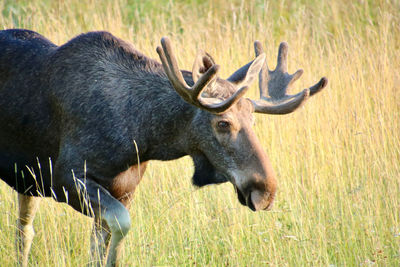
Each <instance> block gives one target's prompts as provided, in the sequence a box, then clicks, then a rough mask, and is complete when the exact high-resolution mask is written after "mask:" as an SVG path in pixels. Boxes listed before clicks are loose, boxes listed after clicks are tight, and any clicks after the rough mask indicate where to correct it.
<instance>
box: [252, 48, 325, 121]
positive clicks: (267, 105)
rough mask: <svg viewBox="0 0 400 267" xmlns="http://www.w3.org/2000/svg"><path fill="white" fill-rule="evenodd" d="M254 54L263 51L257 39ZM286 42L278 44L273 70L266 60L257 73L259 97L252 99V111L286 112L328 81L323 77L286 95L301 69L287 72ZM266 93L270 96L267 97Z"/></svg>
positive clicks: (317, 90)
mask: <svg viewBox="0 0 400 267" xmlns="http://www.w3.org/2000/svg"><path fill="white" fill-rule="evenodd" d="M254 50H255V53H256V56H258V55H259V54H261V53H263V48H262V45H261V43H260V42H259V41H256V42H255V43H254ZM287 54H288V44H287V43H286V42H282V43H281V44H280V45H279V52H278V62H277V65H276V68H275V70H274V71H270V70H269V69H268V66H267V63H266V61H265V62H264V65H263V67H262V69H261V71H260V74H259V87H260V99H259V100H252V102H253V105H254V111H255V112H258V113H266V114H288V113H291V112H293V111H295V110H296V109H297V108H299V107H300V106H301V105H302V104H303V103H305V101H306V100H307V99H308V98H309V96H312V95H314V94H316V93H318V92H319V91H321V90H322V89H323V88H324V87H325V86H326V85H327V83H328V79H327V78H325V77H323V78H321V80H320V81H319V82H318V83H316V84H315V85H313V86H311V87H310V88H307V89H304V90H303V91H302V92H300V93H297V94H295V95H288V94H287V90H288V89H289V87H290V86H291V85H292V83H293V82H295V81H296V80H297V79H299V78H300V76H301V75H302V74H303V70H302V69H299V70H297V71H296V72H295V73H294V74H288V72H287ZM268 95H269V96H270V97H268Z"/></svg>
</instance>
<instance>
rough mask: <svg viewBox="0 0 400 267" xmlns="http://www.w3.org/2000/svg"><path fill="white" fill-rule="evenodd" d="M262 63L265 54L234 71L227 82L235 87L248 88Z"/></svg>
mask: <svg viewBox="0 0 400 267" xmlns="http://www.w3.org/2000/svg"><path fill="white" fill-rule="evenodd" d="M264 63H265V54H264V53H261V54H260V55H258V56H257V57H256V58H255V59H254V60H253V61H250V62H249V63H247V64H246V65H244V66H243V67H241V68H240V69H238V70H237V71H235V73H233V74H232V75H231V76H230V77H229V78H228V79H227V80H228V81H229V82H231V83H233V84H235V85H236V86H237V87H243V86H249V85H250V84H251V83H252V82H253V81H254V79H255V78H256V77H258V74H259V73H260V70H261V68H262V66H263V65H264Z"/></svg>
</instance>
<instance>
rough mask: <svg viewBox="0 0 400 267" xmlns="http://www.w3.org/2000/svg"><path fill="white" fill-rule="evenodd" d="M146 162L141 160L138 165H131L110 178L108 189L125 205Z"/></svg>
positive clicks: (141, 174)
mask: <svg viewBox="0 0 400 267" xmlns="http://www.w3.org/2000/svg"><path fill="white" fill-rule="evenodd" d="M147 163H148V162H142V163H141V164H140V165H133V166H131V167H129V168H128V169H127V170H125V171H123V172H121V173H119V174H118V175H117V176H115V178H114V179H113V180H112V182H111V184H110V187H109V191H110V193H111V195H112V196H113V197H115V198H116V199H118V200H119V201H121V202H122V204H124V205H125V206H127V205H129V202H130V200H131V197H132V195H133V193H134V192H135V189H136V187H137V185H138V184H139V183H140V180H141V179H142V177H143V174H144V172H145V170H146V167H147Z"/></svg>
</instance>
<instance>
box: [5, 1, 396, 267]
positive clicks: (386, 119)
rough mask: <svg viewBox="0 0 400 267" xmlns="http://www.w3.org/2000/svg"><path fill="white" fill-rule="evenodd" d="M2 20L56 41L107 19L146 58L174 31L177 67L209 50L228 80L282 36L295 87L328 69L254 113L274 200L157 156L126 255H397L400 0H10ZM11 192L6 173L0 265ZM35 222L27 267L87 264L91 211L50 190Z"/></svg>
mask: <svg viewBox="0 0 400 267" xmlns="http://www.w3.org/2000/svg"><path fill="white" fill-rule="evenodd" d="M0 27H1V28H2V29H6V28H16V27H18V28H28V29H32V30H35V31H37V32H39V33H41V34H43V35H45V36H46V37H48V38H49V39H50V40H52V41H54V42H55V43H56V44H62V43H64V42H66V41H68V40H69V39H71V38H72V37H74V36H75V35H77V34H79V33H82V32H86V31H91V30H107V31H110V32H112V33H113V34H114V35H116V36H118V37H120V38H122V39H124V40H127V41H129V42H131V43H132V44H134V46H135V47H136V48H138V49H139V50H141V51H142V52H144V53H145V54H147V55H148V56H150V57H152V58H158V57H157V54H156V52H155V47H156V45H158V44H159V40H160V38H161V37H162V36H169V37H170V38H171V40H172V42H173V46H174V48H175V51H177V52H176V54H177V57H178V61H179V64H180V66H181V67H182V68H185V69H191V67H192V62H193V60H194V57H195V53H196V51H197V49H200V48H201V49H205V50H206V51H209V52H210V54H212V55H213V56H214V58H215V60H216V61H217V63H218V64H220V65H221V67H222V68H221V76H222V77H227V76H228V75H229V74H230V73H231V72H232V71H234V70H235V69H236V68H237V67H239V66H241V65H243V64H244V63H246V62H248V61H249V60H251V59H252V58H253V57H254V51H253V42H254V41H255V40H260V41H261V42H262V43H263V44H264V46H265V50H266V54H267V60H268V63H269V66H270V67H271V68H274V66H275V60H276V54H277V48H278V45H279V43H280V42H281V41H287V42H288V43H289V46H290V48H289V49H290V51H289V62H288V63H289V72H291V73H292V72H294V71H296V70H297V69H298V68H303V69H304V70H305V73H304V75H303V77H302V78H301V79H300V80H299V81H298V82H296V83H295V86H294V89H297V90H300V89H303V88H305V87H307V86H310V85H311V84H314V83H315V82H317V81H318V80H319V78H320V77H322V76H326V77H327V78H328V79H329V84H328V86H327V88H326V89H325V90H324V91H323V92H322V93H320V94H318V95H316V96H315V97H313V98H312V99H310V101H309V102H308V103H307V104H306V105H305V107H304V108H302V109H301V110H299V111H297V112H295V113H293V114H290V115H286V116H268V115H257V122H256V126H255V128H256V129H255V130H256V132H257V135H258V137H259V139H260V140H261V142H262V145H263V147H264V148H265V150H266V151H267V153H268V155H269V157H270V159H271V161H272V164H273V166H274V168H275V171H276V173H277V175H278V182H279V192H278V194H277V199H276V202H275V207H274V209H273V210H272V211H270V212H260V213H253V212H251V211H250V210H249V209H248V208H246V207H243V206H241V205H240V204H239V203H238V201H237V198H236V195H235V193H234V190H233V188H232V186H231V185H229V184H224V185H220V186H210V187H206V188H204V189H201V190H196V189H195V188H194V187H193V186H192V185H191V182H190V177H191V175H192V172H193V167H192V162H191V160H190V159H189V158H183V159H180V160H177V161H173V162H153V163H151V166H150V168H149V169H148V171H147V173H146V175H145V178H144V179H143V181H142V182H141V184H140V186H139V188H138V190H137V192H136V196H135V200H134V203H133V204H132V206H131V209H130V213H131V218H132V222H133V229H132V230H131V232H130V233H129V235H128V236H127V238H126V240H125V249H124V255H123V263H124V266H134V265H135V266H399V265H400V2H399V1H397V0H387V1H383V0H380V1H374V0H357V1H347V0H332V1H317V0H294V1H260V0H257V1H237V0H236V1H223V0H215V1H211V0H209V1H200V0H186V1H184V0H181V1H172V0H171V1H154V0H151V1H139V0H113V1H111V0H109V1H100V0H91V1H82V0H80V1H78V0H70V1H63V0H59V1H51V0H44V1H36V0H23V1H22V0H21V1H20V0H18V1H14V0H3V1H0ZM178 51H179V52H178ZM0 53H1V51H0ZM250 91H251V92H249V93H248V96H250V97H253V98H255V97H257V87H256V84H255V85H254V86H253V87H252V89H251V90H250ZM16 199H17V194H16V193H15V192H13V191H12V190H11V189H10V188H9V187H7V186H6V185H5V184H4V183H2V182H1V183H0V231H1V234H0V265H1V266H14V265H16V263H15V259H16V253H15V246H14V240H15V238H14V234H15V231H16V224H15V221H16V216H17V212H16V210H17V205H16ZM34 225H35V229H36V233H37V235H36V237H35V239H34V244H33V246H32V251H31V256H30V264H32V266H83V265H85V264H87V263H88V259H89V236H90V230H91V226H92V224H91V220H90V219H89V218H87V217H84V216H83V215H80V214H78V213H76V212H75V211H73V210H72V209H71V208H69V207H68V206H66V205H63V204H57V203H55V202H54V201H52V200H49V199H47V200H45V201H43V202H42V205H41V209H40V211H39V212H38V215H37V217H36V220H35V223H34Z"/></svg>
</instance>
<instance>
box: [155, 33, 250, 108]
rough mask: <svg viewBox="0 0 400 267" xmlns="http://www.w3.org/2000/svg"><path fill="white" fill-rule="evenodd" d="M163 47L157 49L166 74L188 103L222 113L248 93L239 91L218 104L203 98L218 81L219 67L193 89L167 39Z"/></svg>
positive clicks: (204, 75) (205, 76) (202, 77)
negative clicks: (184, 77)
mask: <svg viewBox="0 0 400 267" xmlns="http://www.w3.org/2000/svg"><path fill="white" fill-rule="evenodd" d="M161 46H162V48H161V47H159V46H158V47H157V53H158V55H159V56H160V59H161V62H162V65H163V67H164V70H165V73H166V74H167V76H168V79H169V80H170V82H171V84H172V86H173V87H174V88H175V90H176V92H177V93H178V94H179V95H180V96H181V97H182V98H183V99H184V100H185V101H187V102H188V103H190V104H192V105H194V106H197V107H199V108H202V109H204V110H207V111H209V112H212V113H222V112H224V111H226V110H227V109H229V108H230V107H231V106H232V105H234V104H235V103H236V102H237V101H238V100H239V99H240V98H241V97H242V96H243V95H244V94H245V93H246V91H247V89H248V88H247V87H242V88H240V89H239V90H237V91H236V92H235V93H234V94H233V95H232V96H231V97H229V98H228V99H226V100H224V101H221V102H218V103H216V101H215V100H216V99H214V98H202V97H201V92H202V91H203V90H204V89H205V88H206V87H207V86H208V85H211V84H212V83H213V82H214V81H215V80H216V79H217V76H216V74H217V72H218V70H219V65H216V64H214V65H212V66H211V67H210V68H209V69H208V70H207V71H206V72H205V73H204V74H203V75H201V76H200V77H199V78H198V79H197V81H195V84H194V85H193V86H192V87H189V86H188V85H187V83H186V82H185V80H184V79H183V76H182V73H181V71H180V70H179V68H178V64H177V62H176V59H175V56H174V53H173V52H172V48H171V43H170V41H169V39H168V38H167V37H163V38H162V39H161Z"/></svg>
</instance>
